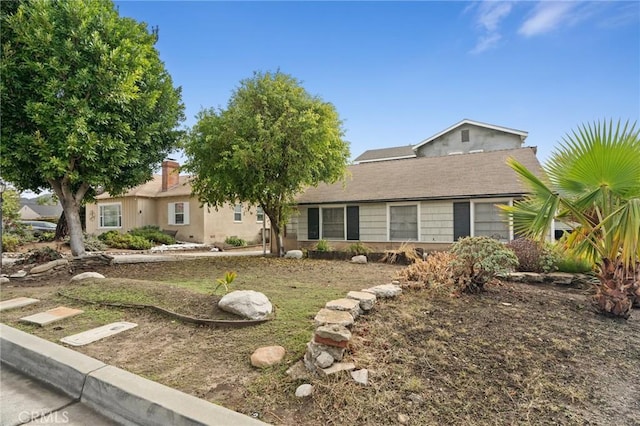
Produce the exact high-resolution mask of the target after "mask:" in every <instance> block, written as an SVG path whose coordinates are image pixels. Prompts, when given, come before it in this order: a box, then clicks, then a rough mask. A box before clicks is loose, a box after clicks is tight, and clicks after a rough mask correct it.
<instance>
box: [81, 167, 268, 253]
mask: <svg viewBox="0 0 640 426" xmlns="http://www.w3.org/2000/svg"><path fill="white" fill-rule="evenodd" d="M178 169H179V164H178V163H177V162H175V161H168V160H167V161H164V162H163V163H162V174H161V175H155V176H154V177H153V179H152V180H151V181H149V182H147V183H145V184H143V185H140V186H137V187H135V188H133V189H131V190H129V191H128V192H127V193H125V194H124V195H122V196H120V197H112V196H111V195H109V194H102V195H99V196H98V197H96V198H97V200H96V203H93V204H88V205H87V207H86V224H87V225H86V226H87V233H89V234H101V233H103V232H106V231H110V230H118V231H120V232H127V231H129V230H131V229H133V228H139V227H142V226H145V225H155V226H159V227H160V228H161V229H163V230H168V231H176V232H177V233H176V239H178V240H180V241H189V242H196V243H207V244H210V243H214V242H219V243H221V242H224V240H225V239H226V238H227V237H231V236H233V237H238V238H242V239H244V240H246V241H248V242H257V241H260V239H261V235H262V226H263V217H264V214H263V212H262V211H261V210H260V209H259V208H255V207H251V208H249V206H246V205H242V204H235V205H231V204H229V205H224V206H222V207H220V208H219V209H218V210H217V211H216V210H215V209H214V208H208V207H207V206H202V207H201V206H200V203H199V201H198V200H197V198H196V197H194V196H192V194H191V184H190V183H189V177H188V176H180V175H179V174H178ZM266 226H267V227H268V226H269V223H268V220H267V224H266ZM267 235H268V230H267Z"/></svg>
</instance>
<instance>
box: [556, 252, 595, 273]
mask: <svg viewBox="0 0 640 426" xmlns="http://www.w3.org/2000/svg"><path fill="white" fill-rule="evenodd" d="M555 267H556V269H557V270H558V271H559V272H567V273H570V274H577V273H582V274H584V273H587V272H591V271H593V264H592V263H591V262H589V261H588V260H585V259H582V258H580V257H577V256H574V255H572V254H570V253H561V254H559V255H557V258H556V263H555Z"/></svg>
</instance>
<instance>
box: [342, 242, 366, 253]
mask: <svg viewBox="0 0 640 426" xmlns="http://www.w3.org/2000/svg"><path fill="white" fill-rule="evenodd" d="M346 251H347V253H351V254H353V255H359V254H369V253H371V249H370V248H369V247H367V246H366V245H364V244H362V243H354V244H351V245H350V246H349V247H347V250H346Z"/></svg>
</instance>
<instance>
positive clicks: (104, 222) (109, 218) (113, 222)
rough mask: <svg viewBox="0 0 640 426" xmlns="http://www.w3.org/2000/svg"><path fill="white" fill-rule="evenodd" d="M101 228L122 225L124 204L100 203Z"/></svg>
mask: <svg viewBox="0 0 640 426" xmlns="http://www.w3.org/2000/svg"><path fill="white" fill-rule="evenodd" d="M99 207H100V228H120V227H122V205H121V204H120V203H118V204H100V206H99Z"/></svg>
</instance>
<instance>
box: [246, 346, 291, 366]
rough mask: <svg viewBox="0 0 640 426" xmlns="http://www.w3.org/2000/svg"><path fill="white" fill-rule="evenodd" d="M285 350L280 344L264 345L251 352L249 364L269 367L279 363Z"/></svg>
mask: <svg viewBox="0 0 640 426" xmlns="http://www.w3.org/2000/svg"><path fill="white" fill-rule="evenodd" d="M285 353H286V351H285V349H284V348H283V347H282V346H264V347H262V348H258V349H256V350H255V351H254V352H253V354H251V365H253V366H254V367H259V368H263V367H271V366H272V365H276V364H280V362H281V361H282V358H284V355H285Z"/></svg>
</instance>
